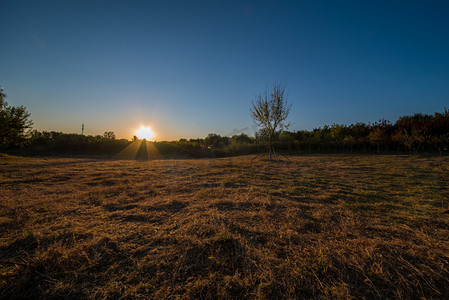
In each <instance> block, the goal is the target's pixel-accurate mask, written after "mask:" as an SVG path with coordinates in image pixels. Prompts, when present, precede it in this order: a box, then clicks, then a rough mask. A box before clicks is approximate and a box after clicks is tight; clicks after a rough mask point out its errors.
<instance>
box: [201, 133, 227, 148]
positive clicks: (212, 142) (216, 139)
mask: <svg viewBox="0 0 449 300" xmlns="http://www.w3.org/2000/svg"><path fill="white" fill-rule="evenodd" d="M229 141H230V139H229V138H228V137H226V136H224V137H222V136H220V135H219V134H216V133H209V134H208V135H207V137H206V138H205V139H204V142H205V143H206V146H208V147H211V148H213V149H217V148H223V147H224V146H227V145H228V144H229Z"/></svg>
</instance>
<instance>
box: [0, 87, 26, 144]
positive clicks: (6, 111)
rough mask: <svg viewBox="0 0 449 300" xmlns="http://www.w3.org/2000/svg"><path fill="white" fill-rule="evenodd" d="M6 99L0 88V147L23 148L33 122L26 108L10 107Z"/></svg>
mask: <svg viewBox="0 0 449 300" xmlns="http://www.w3.org/2000/svg"><path fill="white" fill-rule="evenodd" d="M5 98H6V94H5V92H4V90H3V88H1V87H0V147H8V146H22V145H23V143H24V142H25V141H26V138H27V135H26V130H27V129H30V128H31V126H32V125H33V122H32V121H31V120H30V114H29V113H28V112H27V110H26V108H25V107H24V106H8V103H7V102H6V101H5Z"/></svg>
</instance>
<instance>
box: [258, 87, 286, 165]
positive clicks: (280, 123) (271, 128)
mask: <svg viewBox="0 0 449 300" xmlns="http://www.w3.org/2000/svg"><path fill="white" fill-rule="evenodd" d="M290 108H291V105H288V103H287V95H286V94H285V84H283V83H274V84H273V88H272V90H270V91H269V90H268V87H266V89H265V93H264V94H259V95H257V96H256V102H254V101H252V102H251V108H250V111H251V117H252V118H253V120H254V123H255V124H256V125H257V126H259V127H262V129H263V130H264V131H265V132H266V134H267V137H268V147H267V152H268V156H269V157H270V160H271V158H272V155H273V154H275V151H274V147H273V136H274V135H275V133H276V132H277V131H282V130H283V129H287V128H288V125H289V124H287V123H285V121H286V119H287V117H288V114H289V113H290Z"/></svg>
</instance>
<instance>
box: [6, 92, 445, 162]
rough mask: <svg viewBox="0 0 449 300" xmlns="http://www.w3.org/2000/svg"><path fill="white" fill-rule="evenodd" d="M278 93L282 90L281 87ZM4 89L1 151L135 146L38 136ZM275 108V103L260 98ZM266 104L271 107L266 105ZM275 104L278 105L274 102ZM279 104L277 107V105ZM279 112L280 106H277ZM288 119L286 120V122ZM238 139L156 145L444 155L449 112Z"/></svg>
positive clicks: (214, 151)
mask: <svg viewBox="0 0 449 300" xmlns="http://www.w3.org/2000/svg"><path fill="white" fill-rule="evenodd" d="M275 87H276V86H275ZM5 98H6V95H5V93H4V91H3V89H1V88H0V151H3V152H14V153H19V154H20V153H22V154H29V155H53V154H54V155H58V154H82V155H84V154H98V155H101V154H107V155H114V154H117V153H119V152H120V151H122V150H123V149H124V148H126V147H128V146H129V145H131V144H132V143H133V142H135V138H134V139H133V140H131V141H129V140H127V139H117V138H116V136H115V134H114V132H112V131H107V132H105V133H104V134H103V135H96V136H90V135H87V136H85V135H81V134H74V133H70V134H68V133H62V132H55V131H51V132H47V131H38V130H32V124H33V122H32V121H31V119H30V114H29V113H28V112H27V110H26V108H25V107H23V106H18V107H14V106H9V105H8V103H7V102H6V101H5ZM258 99H259V100H261V101H259V102H261V103H268V104H270V102H269V101H267V99H268V100H269V97H268V98H267V97H265V96H260V97H259V98H258ZM264 101H265V102H264ZM273 103H274V102H273ZM275 104H276V103H275ZM273 107H274V108H276V109H278V108H279V105H277V106H276V105H274V106H273ZM284 119H285V118H284ZM274 128H278V130H274V129H273V128H270V130H264V128H262V129H261V130H260V131H258V132H256V133H255V135H254V136H248V135H246V134H244V133H242V134H239V135H234V136H232V137H228V136H221V135H219V134H215V133H210V134H208V135H207V136H206V137H205V138H197V139H180V140H178V141H169V142H167V141H166V142H154V143H152V144H153V145H154V146H155V148H156V149H157V151H158V152H159V153H160V155H161V156H165V155H167V156H185V155H187V156H192V157H207V156H229V155H242V154H253V153H260V152H261V151H263V150H264V149H267V147H269V149H270V151H271V149H277V150H276V151H278V150H279V151H284V152H290V153H296V154H298V153H299V154H300V153H419V152H429V153H440V154H445V153H448V151H449V111H448V109H446V108H445V109H444V111H443V112H436V113H434V114H432V115H427V114H421V113H416V114H414V115H412V116H402V117H400V118H399V119H398V120H397V121H396V122H394V123H391V122H389V121H386V120H379V121H377V122H374V123H368V124H366V123H355V124H351V125H344V124H333V125H325V126H324V127H320V128H315V129H313V130H310V131H309V130H298V131H288V130H286V126H278V127H274Z"/></svg>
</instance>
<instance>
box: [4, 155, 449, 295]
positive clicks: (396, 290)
mask: <svg viewBox="0 0 449 300" xmlns="http://www.w3.org/2000/svg"><path fill="white" fill-rule="evenodd" d="M253 157H254V156H243V157H233V158H220V159H185V160H151V161H133V160H102V159H75V158H49V159H46V158H18V157H11V156H7V155H3V156H2V157H0V195H1V197H0V199H1V200H0V201H1V202H0V297H1V298H8V299H10V298H36V297H42V298H52V297H73V298H79V297H83V298H195V299H198V298H214V299H215V298H223V299H224V298H226V299H228V298H250V299H262V298H352V297H356V298H378V299H385V298H407V299H410V298H416V299H417V298H421V297H422V298H434V299H438V298H444V297H446V296H447V295H449V158H448V157H437V156H429V157H422V156H390V155H366V156H361V155H315V156H296V157H289V160H287V159H285V158H283V159H282V160H275V161H271V162H270V161H266V160H264V159H256V160H253V161H252V160H251V159H252V158H253Z"/></svg>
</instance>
